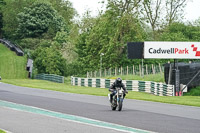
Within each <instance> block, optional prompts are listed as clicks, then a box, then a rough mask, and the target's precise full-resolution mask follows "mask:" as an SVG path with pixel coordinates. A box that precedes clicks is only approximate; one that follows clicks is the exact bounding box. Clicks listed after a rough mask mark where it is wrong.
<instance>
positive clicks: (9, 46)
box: [0, 39, 24, 56]
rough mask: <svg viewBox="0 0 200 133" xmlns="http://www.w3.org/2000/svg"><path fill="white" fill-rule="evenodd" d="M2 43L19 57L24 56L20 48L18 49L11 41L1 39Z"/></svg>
mask: <svg viewBox="0 0 200 133" xmlns="http://www.w3.org/2000/svg"><path fill="white" fill-rule="evenodd" d="M0 42H1V43H3V44H4V45H5V46H7V47H8V48H10V50H11V51H15V53H16V54H17V55H18V56H24V52H23V51H22V50H21V49H20V48H18V47H17V46H16V45H15V44H13V43H11V42H10V41H8V40H5V39H0Z"/></svg>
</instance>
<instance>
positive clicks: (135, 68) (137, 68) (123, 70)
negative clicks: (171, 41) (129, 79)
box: [87, 64, 164, 78]
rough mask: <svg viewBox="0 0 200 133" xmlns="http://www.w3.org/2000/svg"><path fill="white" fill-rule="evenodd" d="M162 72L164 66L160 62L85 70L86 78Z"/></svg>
mask: <svg viewBox="0 0 200 133" xmlns="http://www.w3.org/2000/svg"><path fill="white" fill-rule="evenodd" d="M163 72H164V66H162V65H161V64H158V65H154V64H151V65H147V64H146V65H141V64H139V65H132V66H126V67H115V68H109V69H102V70H98V71H91V72H87V78H96V77H107V76H117V75H139V76H143V75H149V74H158V73H163Z"/></svg>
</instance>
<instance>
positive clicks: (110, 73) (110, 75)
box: [110, 68, 112, 76]
mask: <svg viewBox="0 0 200 133" xmlns="http://www.w3.org/2000/svg"><path fill="white" fill-rule="evenodd" d="M111 70H112V69H111V68H110V76H111Z"/></svg>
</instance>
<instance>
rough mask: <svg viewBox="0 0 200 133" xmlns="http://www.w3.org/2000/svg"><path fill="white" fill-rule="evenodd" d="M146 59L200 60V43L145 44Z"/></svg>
mask: <svg viewBox="0 0 200 133" xmlns="http://www.w3.org/2000/svg"><path fill="white" fill-rule="evenodd" d="M144 58H145V59H148V58H149V59H200V42H144Z"/></svg>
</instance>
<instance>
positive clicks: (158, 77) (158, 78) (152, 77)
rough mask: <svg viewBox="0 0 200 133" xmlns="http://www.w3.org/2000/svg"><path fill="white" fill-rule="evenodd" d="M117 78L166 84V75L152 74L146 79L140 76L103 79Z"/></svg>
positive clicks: (145, 76) (146, 76)
mask: <svg viewBox="0 0 200 133" xmlns="http://www.w3.org/2000/svg"><path fill="white" fill-rule="evenodd" d="M117 77H120V78H122V80H140V81H154V82H164V74H150V75H144V77H141V76H138V75H122V76H121V75H119V76H115V77H109V76H108V77H103V78H105V79H116V78H117Z"/></svg>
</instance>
